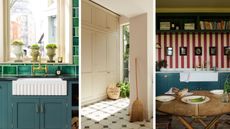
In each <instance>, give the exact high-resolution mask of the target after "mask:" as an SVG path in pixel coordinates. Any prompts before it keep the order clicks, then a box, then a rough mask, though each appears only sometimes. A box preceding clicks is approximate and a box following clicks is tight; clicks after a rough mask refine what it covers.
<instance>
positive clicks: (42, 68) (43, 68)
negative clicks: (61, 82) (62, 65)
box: [32, 54, 48, 76]
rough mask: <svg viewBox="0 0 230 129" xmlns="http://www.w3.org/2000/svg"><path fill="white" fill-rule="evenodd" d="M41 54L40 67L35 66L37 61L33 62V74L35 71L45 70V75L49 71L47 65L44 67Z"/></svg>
mask: <svg viewBox="0 0 230 129" xmlns="http://www.w3.org/2000/svg"><path fill="white" fill-rule="evenodd" d="M41 60H42V59H41V54H39V64H38V67H36V66H35V63H33V66H32V72H33V75H35V71H43V70H45V76H46V75H47V73H48V67H47V65H45V67H42V65H41Z"/></svg>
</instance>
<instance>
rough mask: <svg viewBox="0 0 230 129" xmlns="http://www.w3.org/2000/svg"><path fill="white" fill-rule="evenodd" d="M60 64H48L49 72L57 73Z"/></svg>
mask: <svg viewBox="0 0 230 129" xmlns="http://www.w3.org/2000/svg"><path fill="white" fill-rule="evenodd" d="M58 67H59V66H58V65H49V66H48V74H51V75H55V73H56V70H57V68H58Z"/></svg>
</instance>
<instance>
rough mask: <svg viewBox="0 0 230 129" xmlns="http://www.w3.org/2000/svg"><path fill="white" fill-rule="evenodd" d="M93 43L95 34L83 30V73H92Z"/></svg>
mask: <svg viewBox="0 0 230 129" xmlns="http://www.w3.org/2000/svg"><path fill="white" fill-rule="evenodd" d="M92 42H93V32H92V31H91V30H89V29H86V28H83V29H82V51H81V54H82V58H81V59H82V62H81V63H82V64H81V66H82V67H81V68H82V72H92Z"/></svg>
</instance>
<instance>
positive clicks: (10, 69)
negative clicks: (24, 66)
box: [3, 65, 17, 75]
mask: <svg viewBox="0 0 230 129" xmlns="http://www.w3.org/2000/svg"><path fill="white" fill-rule="evenodd" d="M3 74H12V75H16V74H17V66H15V65H12V66H11V65H7V66H3Z"/></svg>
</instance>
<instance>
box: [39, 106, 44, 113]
mask: <svg viewBox="0 0 230 129" xmlns="http://www.w3.org/2000/svg"><path fill="white" fill-rule="evenodd" d="M40 112H41V113H43V112H44V107H43V104H41V105H40Z"/></svg>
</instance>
